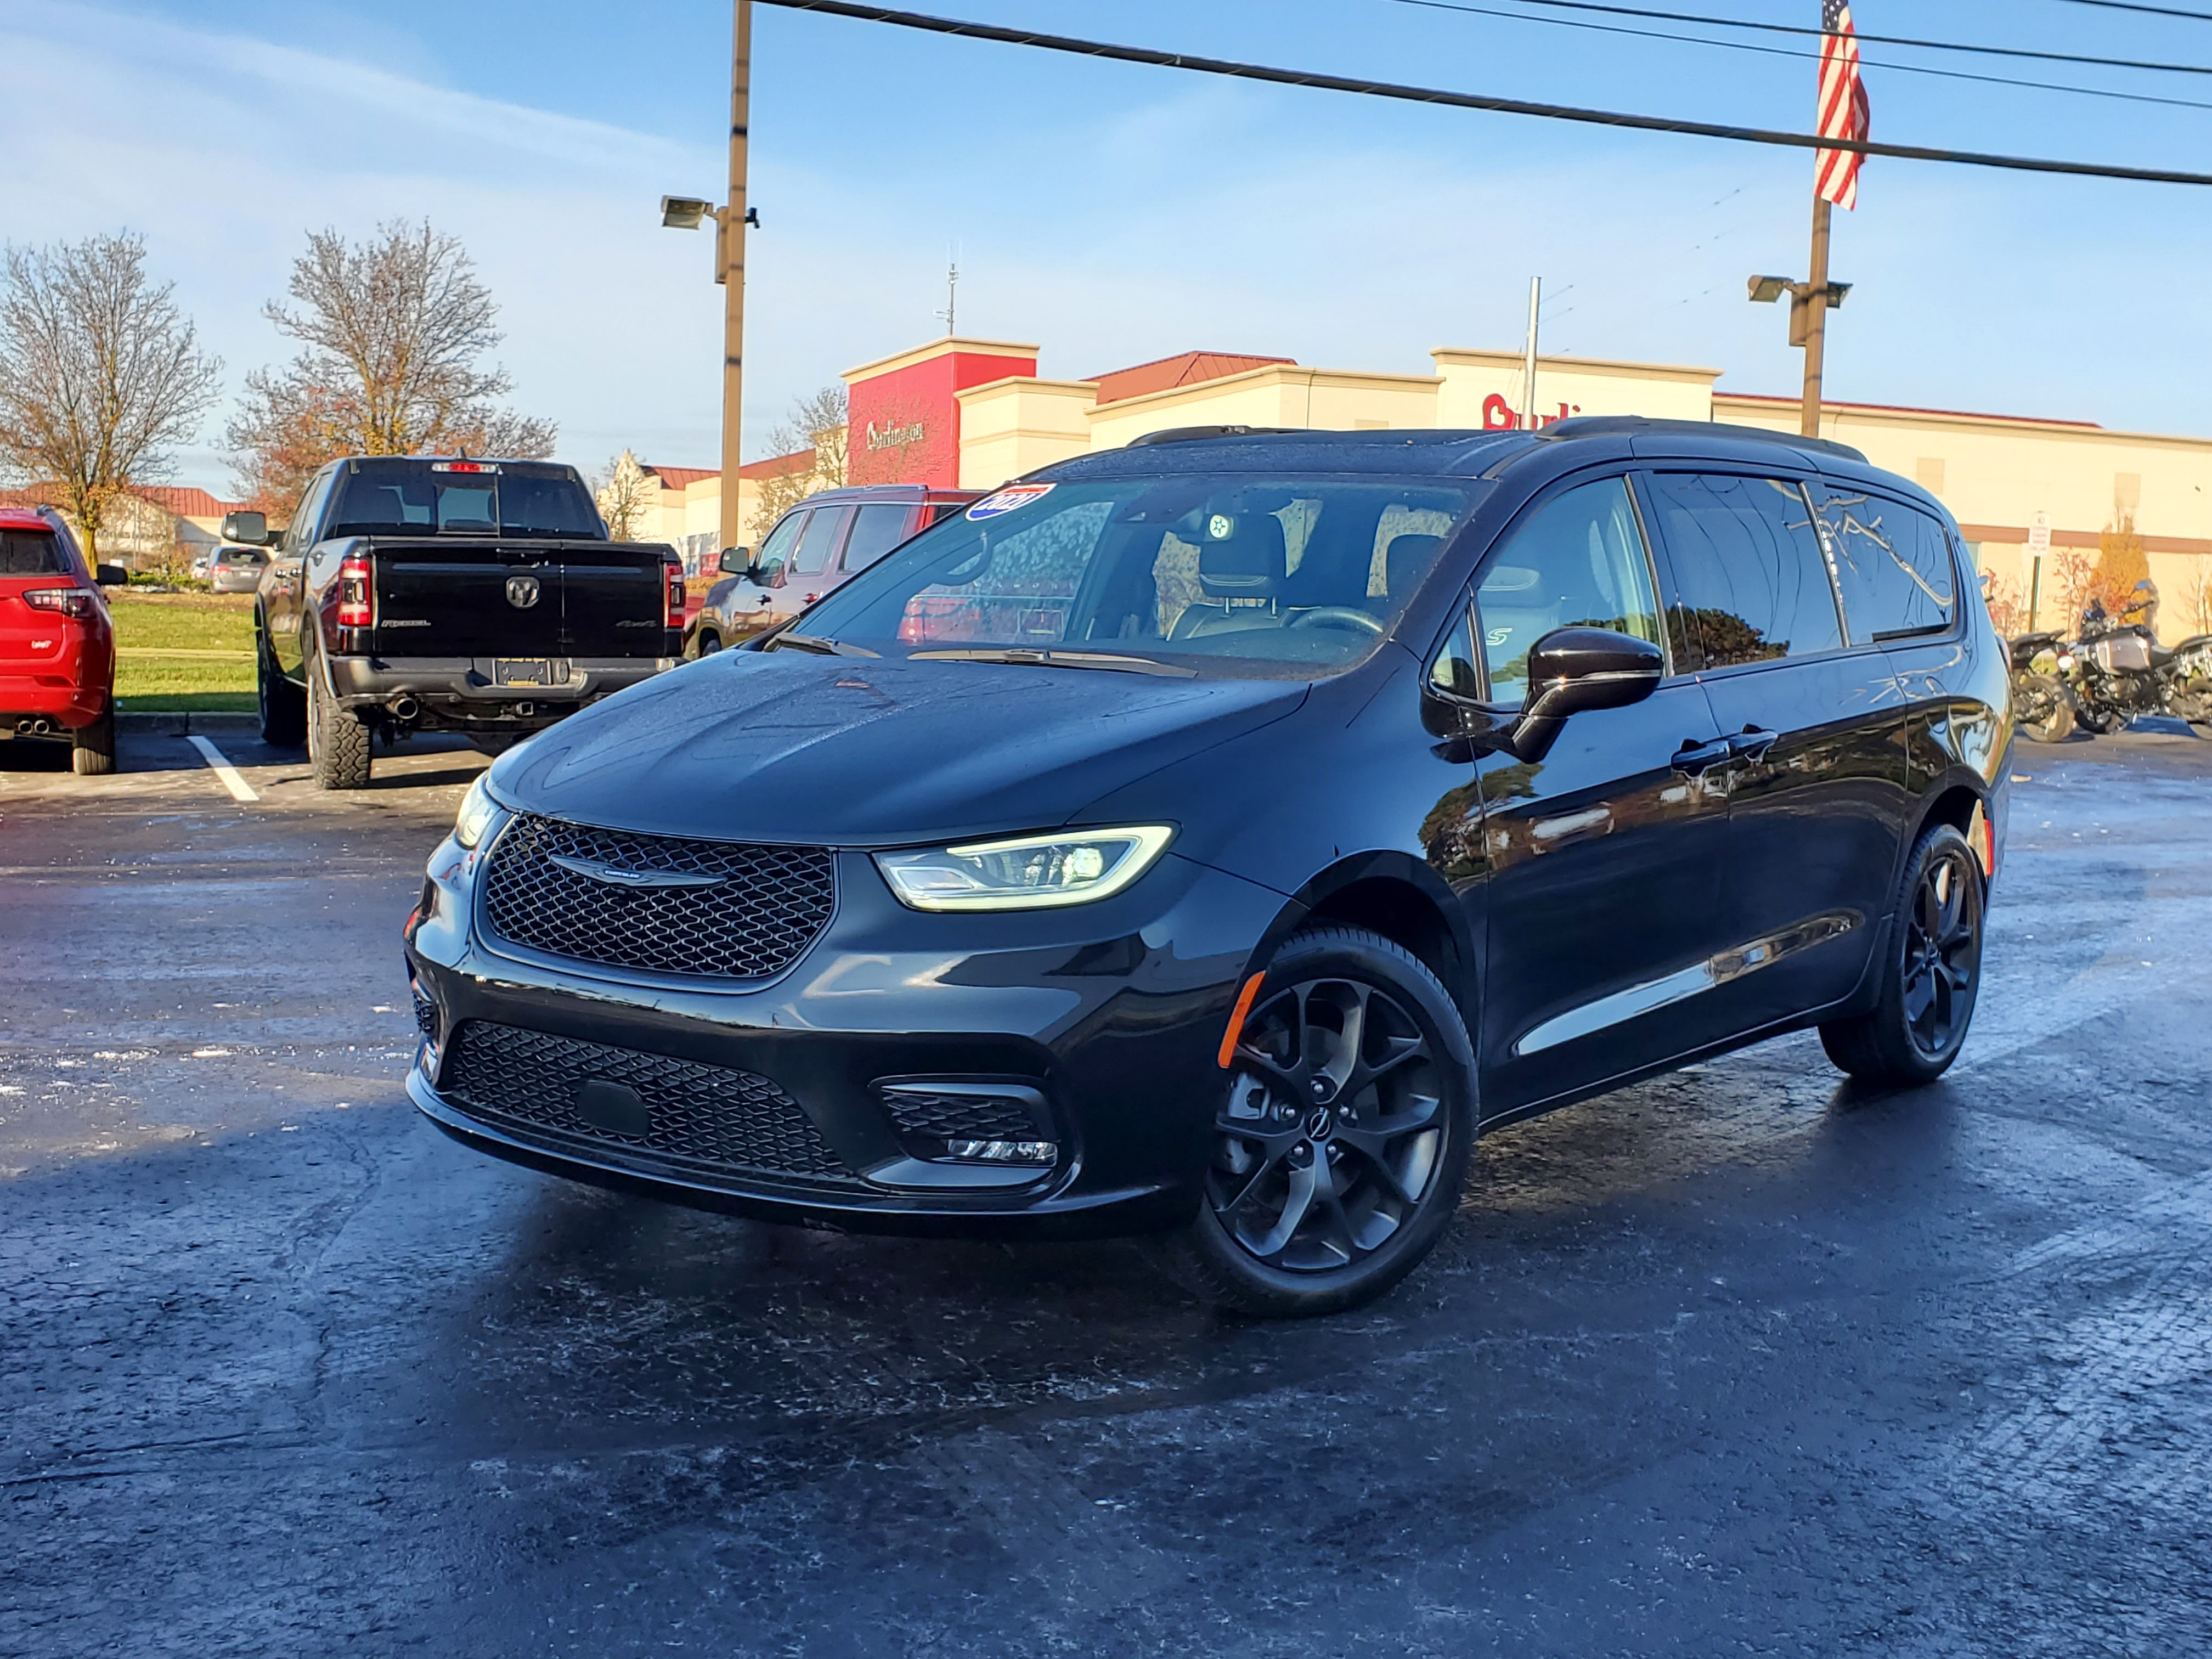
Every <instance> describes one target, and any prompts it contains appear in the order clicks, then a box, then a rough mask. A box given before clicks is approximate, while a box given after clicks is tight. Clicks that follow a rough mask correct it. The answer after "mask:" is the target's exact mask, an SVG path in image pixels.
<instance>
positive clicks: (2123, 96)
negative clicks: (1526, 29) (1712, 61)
mask: <svg viewBox="0 0 2212 1659" xmlns="http://www.w3.org/2000/svg"><path fill="white" fill-rule="evenodd" d="M1395 3H1397V4H1400V5H1408V6H1423V7H1426V8H1427V9H1431V10H1435V11H1451V12H1464V13H1468V14H1469V15H1473V16H1477V17H1503V18H1506V19H1509V20H1510V21H1513V22H1516V23H1537V24H1541V25H1542V26H1543V27H1546V28H1561V29H1589V30H1592V31H1594V32H1595V33H1599V34H1626V35H1632V36H1634V37H1635V38H1636V39H1638V40H1679V41H1680V42H1682V43H1683V44H1684V45H1686V46H1712V47H1715V48H1717V50H1719V51H1723V52H1758V53H1759V54H1760V55H1761V56H1762V57H1767V58H1800V59H1802V60H1804V61H1806V62H1808V63H1818V62H1819V61H1820V53H1819V52H1800V51H1798V50H1797V49H1796V47H1794V46H1754V45H1753V44H1752V43H1751V42H1750V41H1748V40H1707V39H1705V37H1704V36H1702V35H1697V34H1674V33H1669V32H1668V31H1667V30H1664V29H1638V28H1630V27H1627V26H1626V24H1622V23H1593V22H1589V21H1585V20H1584V19H1582V18H1578V17H1531V16H1529V15H1528V14H1527V13H1526V12H1519V11H1499V10H1498V9H1495V8H1494V7H1490V6H1470V5H1465V4H1460V3H1446V0H1395ZM1532 3H1534V0H1532ZM1607 9H1609V10H1626V8H1625V7H1611V8H1607ZM1812 33H1816V34H1817V33H1820V31H1819V30H1817V29H1815V30H1814V31H1812ZM1865 67H1867V68H1869V69H1878V70H1881V71H1882V72H1883V73H1885V74H1902V75H1933V76H1939V77H1941V78H1942V79H1943V80H1946V81H1972V82H1975V83H1976V84H1978V85H1981V86H1990V87H2026V88H2030V89H2032V90H2033V91H2037V92H2070V93H2075V94H2079V95H2080V96H2081V97H2084V98H2117V99H2118V100H2122V101H2123V102H2125V103H2130V104H2165V105H2168V106H2172V107H2173V108H2176V109H2212V102H2208V101H2206V100H2203V99H2201V98H2167V97H2165V96H2163V95H2162V94H2158V93H2154V92H2120V91H2118V90H2116V89H2114V88H2109V87H2080V86H2075V85H2073V84H2071V83H2070V82H2063V81H2023V80H2021V79H2019V78H2018V77H2017V76H2009V75H1976V74H1974V73H1973V72H1972V70H1947V69H1937V68H1936V67H1935V66H1934V65H1932V64H1898V63H1893V62H1891V61H1889V60H1888V59H1887V58H1883V59H1880V60H1877V59H1875V58H1868V59H1866V60H1865Z"/></svg>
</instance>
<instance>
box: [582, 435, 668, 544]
mask: <svg viewBox="0 0 2212 1659" xmlns="http://www.w3.org/2000/svg"><path fill="white" fill-rule="evenodd" d="M594 483H596V485H597V488H596V489H594V490H593V491H592V494H593V495H594V496H595V497H596V498H597V500H598V502H599V516H600V517H601V518H602V519H605V520H606V523H607V534H608V535H609V536H610V537H611V538H613V539H614V540H616V541H618V542H629V541H635V540H636V539H637V531H638V526H640V525H641V524H642V523H643V522H644V520H645V515H646V513H647V510H648V509H649V508H650V507H652V506H653V498H654V496H655V495H658V494H659V483H658V482H657V481H656V480H655V479H653V477H651V476H649V475H648V474H647V471H646V470H645V469H644V468H643V467H641V466H640V465H638V462H637V457H636V456H635V455H634V454H632V453H630V452H629V450H627V449H625V450H624V451H623V453H621V454H619V455H617V456H616V457H615V458H614V459H612V460H611V461H609V462H608V463H607V464H606V466H605V470H604V471H602V472H601V473H600V475H599V477H598V478H597V479H595V480H594Z"/></svg>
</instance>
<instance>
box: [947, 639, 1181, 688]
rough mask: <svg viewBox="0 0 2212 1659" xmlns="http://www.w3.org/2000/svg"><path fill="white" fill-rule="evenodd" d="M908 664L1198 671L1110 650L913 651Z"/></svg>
mask: <svg viewBox="0 0 2212 1659" xmlns="http://www.w3.org/2000/svg"><path fill="white" fill-rule="evenodd" d="M907 660H908V661H909V662H1004V663H1012V664H1013V665H1015V666H1017V667H1020V668H1106V669H1112V670H1114V671H1117V672H1120V673H1124V674H1165V675H1167V676H1168V677H1169V678H1172V679H1179V680H1194V679H1196V678H1198V670H1196V669H1195V668H1186V667H1184V666H1183V665H1182V664H1180V663H1171V662H1156V661H1154V660H1153V659H1152V658H1150V657H1131V656H1124V655H1122V654H1121V653H1118V652H1109V651H1037V650H1031V649H1028V648H1025V647H1021V646H1012V647H1001V648H1000V649H998V650H994V651H912V652H908V653H907Z"/></svg>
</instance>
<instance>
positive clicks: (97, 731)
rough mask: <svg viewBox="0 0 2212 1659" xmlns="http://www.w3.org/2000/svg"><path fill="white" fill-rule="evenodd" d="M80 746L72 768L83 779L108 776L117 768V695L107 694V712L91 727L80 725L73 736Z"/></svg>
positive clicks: (72, 759) (113, 693)
mask: <svg viewBox="0 0 2212 1659" xmlns="http://www.w3.org/2000/svg"><path fill="white" fill-rule="evenodd" d="M70 738H72V740H73V741H74V743H75V744H76V747H75V748H74V749H73V750H71V752H70V769H71V770H73V771H74V772H75V773H76V775H77V776H79V777H81V778H100V777H106V775H108V774H109V773H110V772H112V771H113V770H114V769H115V692H114V690H113V688H112V687H111V688H109V690H108V693H107V710H106V713H105V714H101V715H100V718H99V719H98V720H94V722H93V723H92V724H91V725H89V726H78V727H77V728H76V731H75V732H71V733H70Z"/></svg>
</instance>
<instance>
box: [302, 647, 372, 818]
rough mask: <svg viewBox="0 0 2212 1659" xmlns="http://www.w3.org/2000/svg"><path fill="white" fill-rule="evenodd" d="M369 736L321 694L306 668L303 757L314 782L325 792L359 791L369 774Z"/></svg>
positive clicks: (315, 675) (312, 670)
mask: <svg viewBox="0 0 2212 1659" xmlns="http://www.w3.org/2000/svg"><path fill="white" fill-rule="evenodd" d="M368 738H369V732H368V727H367V726H363V725H362V723H361V722H360V721H359V720H356V718H355V717H354V715H353V714H352V712H351V711H350V710H349V709H345V708H340V707H339V706H338V705H337V702H334V701H333V700H332V699H331V696H330V694H329V693H328V692H326V691H325V690H323V677H322V675H321V674H320V673H319V672H317V671H316V665H314V664H312V663H311V664H309V665H308V667H307V755H308V757H309V759H310V760H312V761H313V763H314V772H315V781H316V782H317V783H319V784H320V785H321V786H322V787H324V788H325V789H360V788H362V787H366V786H367V784H368V773H369V753H368Z"/></svg>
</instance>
